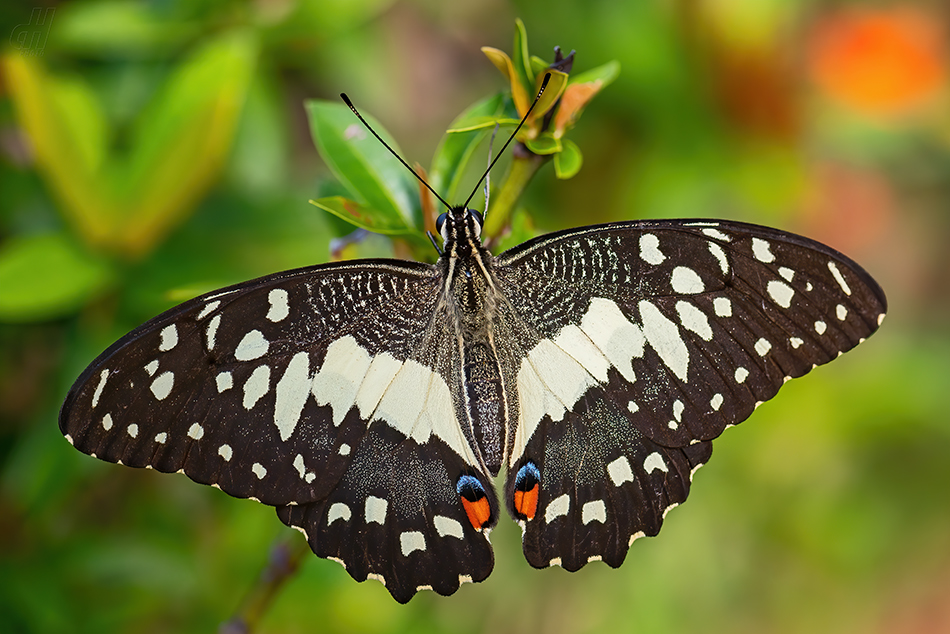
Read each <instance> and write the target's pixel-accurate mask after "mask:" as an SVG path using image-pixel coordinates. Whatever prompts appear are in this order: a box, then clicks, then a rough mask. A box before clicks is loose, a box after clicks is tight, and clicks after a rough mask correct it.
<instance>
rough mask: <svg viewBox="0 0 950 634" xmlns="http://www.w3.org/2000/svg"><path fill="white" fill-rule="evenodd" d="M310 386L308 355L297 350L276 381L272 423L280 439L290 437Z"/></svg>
mask: <svg viewBox="0 0 950 634" xmlns="http://www.w3.org/2000/svg"><path fill="white" fill-rule="evenodd" d="M272 292H273V291H272ZM310 386H311V380H310V355H309V354H308V353H306V352H298V353H297V354H295V355H294V356H293V358H292V359H291V360H290V363H288V364H287V369H286V370H284V376H282V377H281V379H280V381H278V382H277V390H276V392H277V399H276V402H275V404H274V424H275V425H276V426H277V430H278V431H279V432H280V439H281V440H284V441H286V440H287V439H288V438H290V436H291V434H293V433H294V429H295V428H296V427H297V423H298V422H300V414H301V413H302V412H303V406H304V404H305V403H306V402H307V397H308V396H310Z"/></svg>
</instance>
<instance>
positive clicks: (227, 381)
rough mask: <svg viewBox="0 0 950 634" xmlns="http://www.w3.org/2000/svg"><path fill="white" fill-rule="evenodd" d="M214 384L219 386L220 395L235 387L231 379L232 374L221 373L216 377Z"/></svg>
mask: <svg viewBox="0 0 950 634" xmlns="http://www.w3.org/2000/svg"><path fill="white" fill-rule="evenodd" d="M214 382H215V384H216V385H217V386H218V393H219V394H220V393H221V392H223V391H225V390H230V389H231V388H232V387H234V380H233V379H232V378H231V373H230V372H221V373H219V374H218V376H216V377H214Z"/></svg>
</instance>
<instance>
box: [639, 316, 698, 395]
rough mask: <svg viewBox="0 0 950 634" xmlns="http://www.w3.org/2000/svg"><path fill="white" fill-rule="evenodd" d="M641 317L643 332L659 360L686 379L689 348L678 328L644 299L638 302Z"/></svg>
mask: <svg viewBox="0 0 950 634" xmlns="http://www.w3.org/2000/svg"><path fill="white" fill-rule="evenodd" d="M638 308H639V309H640V318H641V319H643V334H644V336H645V337H646V340H647V342H648V343H649V344H650V345H651V346H652V347H653V349H654V350H656V353H657V354H658V355H660V360H661V361H663V363H664V364H665V365H666V367H667V368H669V369H670V371H671V372H673V374H675V375H676V376H677V377H678V378H679V379H680V380H681V381H684V382H685V381H686V380H687V374H688V369H689V349H688V348H687V347H686V344H685V343H684V342H683V338H682V336H681V335H680V331H679V328H678V327H677V326H676V324H675V323H673V322H672V321H670V320H669V319H667V318H666V316H665V315H664V314H663V313H661V312H660V309H659V308H657V307H656V306H654V305H653V304H651V303H650V302H648V301H646V300H644V301H641V302H640V303H639V304H638Z"/></svg>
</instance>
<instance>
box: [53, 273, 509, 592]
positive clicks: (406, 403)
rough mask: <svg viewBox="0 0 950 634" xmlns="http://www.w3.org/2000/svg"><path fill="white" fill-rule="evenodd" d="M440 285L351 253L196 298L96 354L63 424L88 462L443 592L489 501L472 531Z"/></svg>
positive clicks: (358, 575)
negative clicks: (271, 518)
mask: <svg viewBox="0 0 950 634" xmlns="http://www.w3.org/2000/svg"><path fill="white" fill-rule="evenodd" d="M440 284H441V277H440V276H439V275H438V273H437V271H436V270H435V269H434V268H433V267H431V266H426V265H422V264H414V263H409V262H393V261H361V262H351V263H346V264H339V265H329V266H318V267H311V268H307V269H300V270H297V271H290V272H287V273H280V274H276V275H272V276H268V277H265V278H261V279H259V280H254V281H251V282H247V283H245V284H241V285H238V286H234V287H231V288H228V289H224V290H221V291H216V292H214V293H210V294H208V295H204V296H202V297H198V298H196V299H193V300H191V301H188V302H186V303H184V304H182V305H180V306H178V307H176V308H173V309H171V310H169V311H168V312H166V313H164V314H162V315H159V316H158V317H156V318H155V319H153V320H151V321H149V322H148V323H146V324H144V325H143V326H141V327H139V328H137V329H136V330H134V331H133V332H131V333H129V334H128V335H126V336H125V337H123V338H122V339H121V340H119V341H118V342H117V343H116V344H115V345H113V346H112V347H110V348H109V349H108V350H106V351H105V352H104V353H103V354H102V355H100V356H99V358H97V359H96V360H95V361H94V362H93V363H92V364H91V365H90V366H89V368H88V369H86V371H85V372H83V374H82V375H81V376H80V377H79V379H78V380H77V381H76V384H75V385H74V386H73V388H72V389H71V390H70V392H69V395H68V396H67V398H66V401H65V403H64V405H63V408H62V411H61V413H60V429H61V430H62V432H63V434H65V435H66V438H67V439H68V440H69V441H70V442H71V443H72V444H73V445H74V446H75V447H76V448H77V449H79V450H81V451H83V452H85V453H87V454H90V455H93V456H95V457H98V458H101V459H103V460H107V461H110V462H118V463H122V464H126V465H130V466H134V467H151V468H154V469H156V470H159V471H163V472H174V471H182V472H184V473H185V474H187V475H188V476H189V477H190V478H192V479H193V480H195V481H197V482H200V483H203V484H211V485H214V486H216V487H219V488H220V489H222V490H224V491H225V492H227V493H229V494H231V495H234V496H237V497H245V498H255V499H257V500H259V501H260V502H263V503H264V504H268V505H273V506H276V507H278V514H279V516H280V517H281V519H282V520H283V521H284V522H285V523H287V524H289V525H292V526H295V527H297V528H300V529H301V530H302V531H303V532H305V533H306V534H307V536H308V538H309V542H310V545H311V547H312V549H313V550H314V552H315V553H317V554H318V555H320V556H323V557H332V558H334V559H336V560H338V561H340V562H341V563H342V564H343V565H344V566H345V567H346V569H347V570H348V571H349V572H350V574H351V575H352V576H353V577H354V578H355V579H357V580H359V581H362V580H365V579H366V578H368V577H373V578H377V579H380V580H381V581H383V583H385V584H386V586H387V588H388V589H389V590H390V592H391V593H392V594H393V596H394V597H396V598H397V599H399V600H400V601H407V600H408V599H409V598H411V597H412V595H413V594H414V593H415V591H416V589H417V588H418V587H420V586H432V587H433V588H434V589H436V590H437V591H439V592H442V593H444V594H448V593H451V592H452V591H454V590H455V589H457V588H458V585H459V583H460V581H464V580H468V579H471V580H481V579H483V578H485V577H486V576H487V575H488V573H489V572H490V571H491V568H492V563H493V559H492V553H491V547H490V545H489V544H488V540H487V529H489V528H490V527H491V526H492V525H493V524H494V522H495V518H497V512H496V509H497V508H498V506H497V501H496V499H495V497H494V494H493V493H492V491H491V487H490V486H485V487H484V488H483V493H484V498H485V501H484V502H482V503H481V505H482V506H481V508H484V509H487V512H486V513H483V514H482V516H481V519H482V520H483V521H481V522H480V523H479V525H478V526H477V528H476V526H475V525H474V524H473V523H472V521H471V520H470V519H469V517H468V515H467V514H466V512H465V510H464V508H463V505H462V504H461V503H460V497H459V496H460V494H459V491H458V488H457V482H458V480H459V478H461V477H462V476H463V475H468V476H470V477H473V478H475V479H476V480H477V481H478V482H479V483H481V482H485V483H487V482H488V479H487V477H486V476H485V475H484V474H483V473H482V470H481V467H480V466H479V464H478V461H477V459H476V457H475V455H474V454H473V452H472V450H471V448H470V445H469V442H468V440H467V439H466V438H465V437H464V436H463V435H462V432H461V426H460V425H459V424H458V415H457V411H456V403H455V401H454V399H453V397H452V394H451V392H450V390H449V388H448V385H449V384H451V383H449V381H450V378H447V377H451V370H450V368H451V367H452V365H453V363H452V361H453V360H452V358H451V348H449V353H445V352H443V350H445V347H444V346H442V345H440V344H441V343H442V342H444V341H445V337H446V336H447V335H446V333H445V321H446V320H445V319H444V317H443V318H441V319H440V318H439V314H438V310H437V307H436V304H437V299H438V296H439V292H440V290H441V286H440ZM479 529H480V530H479ZM400 570H401V571H404V572H403V573H402V574H397V571H400Z"/></svg>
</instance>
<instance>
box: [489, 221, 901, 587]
mask: <svg viewBox="0 0 950 634" xmlns="http://www.w3.org/2000/svg"><path fill="white" fill-rule="evenodd" d="M497 275H498V279H499V283H500V284H501V285H502V287H503V293H504V297H505V298H506V300H507V302H508V305H509V309H508V310H509V316H508V317H507V320H506V323H508V324H510V328H511V329H512V332H513V333H514V332H517V333H518V334H511V335H509V336H508V338H511V339H515V340H517V341H520V342H522V350H521V351H520V352H519V357H518V358H517V359H515V360H513V363H512V364H511V365H513V366H514V371H513V375H512V376H511V377H510V378H509V382H510V383H511V384H513V385H515V386H516V391H517V397H518V400H519V414H518V421H517V426H513V429H514V432H513V433H510V437H509V453H508V455H509V460H508V474H509V475H508V482H507V485H506V489H505V500H506V504H507V505H508V507H509V510H510V511H511V512H512V515H513V516H514V517H515V518H516V519H518V520H519V521H520V522H521V523H522V526H523V528H524V542H523V545H524V552H525V556H526V557H527V559H528V561H529V562H530V563H531V564H532V565H534V566H536V567H544V566H548V565H553V564H559V565H562V566H563V567H564V568H566V569H568V570H577V569H578V568H580V567H581V566H583V565H585V564H586V563H587V562H588V561H593V560H603V561H604V562H606V563H608V564H609V565H611V566H614V567H616V566H619V565H620V564H621V563H622V561H623V559H624V557H625V556H626V553H627V549H628V546H629V545H630V544H631V543H632V541H633V540H634V539H636V538H637V537H639V536H643V535H655V534H656V533H657V532H658V531H659V529H660V526H661V523H662V521H663V518H664V516H665V515H666V513H667V511H669V509H670V508H672V507H673V506H675V505H677V504H680V503H682V502H683V501H684V500H685V499H686V496H687V494H688V492H689V485H690V480H691V477H692V473H693V471H695V469H696V468H697V467H698V466H699V465H701V464H703V463H705V462H706V461H707V460H708V459H709V456H710V454H711V441H712V440H713V439H715V438H716V437H718V436H719V434H721V433H722V431H723V430H724V429H725V428H726V427H727V426H729V425H736V424H738V423H740V422H742V421H743V420H745V419H746V418H748V417H749V416H750V415H751V414H752V412H753V410H754V409H755V408H756V407H757V406H758V405H759V404H761V402H763V401H766V400H768V399H770V398H772V397H773V396H775V394H776V393H777V392H778V390H779V388H780V387H781V386H782V384H783V383H784V382H785V381H787V380H789V379H791V378H794V377H799V376H802V375H804V374H806V373H807V372H809V371H810V370H811V369H812V368H813V367H815V366H816V365H820V364H823V363H827V362H829V361H831V360H833V359H835V358H836V357H837V356H838V355H840V354H841V353H843V352H846V351H848V350H850V349H851V348H853V347H854V346H856V345H858V344H859V343H860V342H861V341H863V340H864V339H865V338H866V337H868V336H870V335H871V334H872V333H873V332H874V331H875V330H876V329H877V328H878V326H879V325H880V323H881V320H882V319H883V317H884V312H885V310H886V299H885V297H884V293H883V292H882V290H881V288H880V287H879V286H878V285H877V283H876V282H875V281H874V280H873V279H872V278H871V276H870V275H868V274H867V273H866V272H865V271H864V270H863V269H861V267H860V266H858V265H857V264H856V263H854V262H853V261H851V260H850V259H848V258H847V257H845V256H843V255H842V254H840V253H837V252H836V251H834V250H832V249H830V248H828V247H826V246H824V245H821V244H819V243H817V242H814V241H812V240H808V239H807V238H803V237H801V236H796V235H793V234H789V233H785V232H782V231H778V230H775V229H769V228H766V227H760V226H755V225H749V224H744V223H738V222H728V221H715V220H680V221H676V220H667V221H643V222H629V223H613V224H609V225H600V226H593V227H582V228H579V229H573V230H569V231H565V232H561V233H558V234H551V235H548V236H543V237H541V238H538V239H535V240H532V241H529V242H527V243H525V244H522V245H520V246H518V247H515V248H514V249H512V250H510V251H508V252H506V253H505V254H502V255H501V256H499V258H498V267H497ZM519 329H520V330H519Z"/></svg>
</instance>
